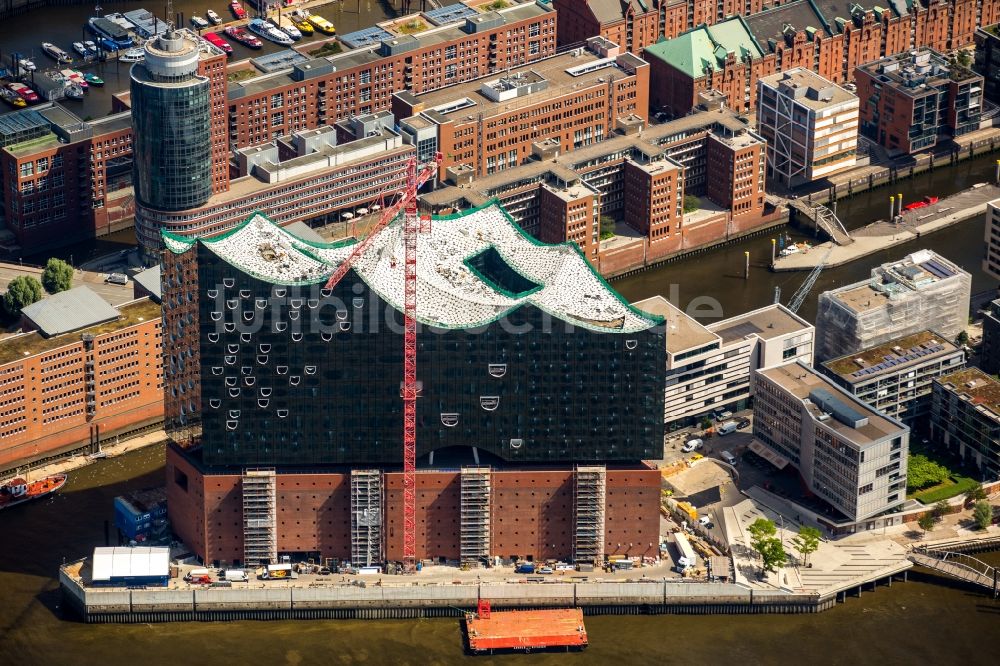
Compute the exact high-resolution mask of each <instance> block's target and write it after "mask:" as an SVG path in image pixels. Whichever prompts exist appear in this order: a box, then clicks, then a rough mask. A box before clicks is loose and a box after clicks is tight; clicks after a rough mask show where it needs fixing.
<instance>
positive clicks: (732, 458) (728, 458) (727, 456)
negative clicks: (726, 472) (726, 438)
mask: <svg viewBox="0 0 1000 666" xmlns="http://www.w3.org/2000/svg"><path fill="white" fill-rule="evenodd" d="M719 457H720V458H722V459H723V460H724V461H726V462H727V463H729V464H730V465H735V464H736V456H734V455H733V454H732V453H730V452H729V451H723V452H722V453H720V454H719Z"/></svg>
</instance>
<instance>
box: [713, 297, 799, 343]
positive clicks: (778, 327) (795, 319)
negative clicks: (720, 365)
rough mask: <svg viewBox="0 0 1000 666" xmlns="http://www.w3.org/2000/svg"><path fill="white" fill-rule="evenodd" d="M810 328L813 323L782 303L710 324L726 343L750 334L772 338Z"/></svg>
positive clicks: (765, 338) (762, 337) (766, 338)
mask: <svg viewBox="0 0 1000 666" xmlns="http://www.w3.org/2000/svg"><path fill="white" fill-rule="evenodd" d="M809 328H812V324H810V323H809V322H807V321H806V320H805V319H803V318H802V317H799V316H798V315H796V314H795V313H793V312H792V311H791V310H789V309H788V308H786V307H785V306H784V305H782V304H780V303H775V304H774V305H768V306H765V307H763V308H760V309H758V310H753V311H751V312H747V313H746V314H742V315H737V316H736V317H731V318H729V319H725V320H723V321H720V322H716V323H714V324H709V325H708V330H710V331H711V332H712V333H715V334H716V335H718V336H719V337H720V338H722V341H723V342H724V343H726V344H729V343H730V342H735V341H737V340H742V339H744V338H746V337H747V336H748V335H755V336H757V337H758V338H761V339H763V340H771V339H772V338H777V337H781V336H783V335H788V334H789V333H796V332H799V331H804V330H806V329H809Z"/></svg>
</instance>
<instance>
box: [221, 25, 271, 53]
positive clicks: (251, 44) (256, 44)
mask: <svg viewBox="0 0 1000 666" xmlns="http://www.w3.org/2000/svg"><path fill="white" fill-rule="evenodd" d="M224 32H225V33H226V36H227V37H231V38H232V39H234V40H236V41H237V42H239V43H240V44H242V45H243V46H246V47H248V48H251V49H259V48H261V47H262V46H264V44H262V43H261V41H260V40H259V39H257V38H256V37H254V36H253V35H251V34H250V33H249V32H247V31H246V30H244V29H243V28H238V27H236V26H234V25H231V26H229V27H227V28H226V29H225V30H224Z"/></svg>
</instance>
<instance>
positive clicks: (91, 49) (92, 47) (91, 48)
mask: <svg viewBox="0 0 1000 666" xmlns="http://www.w3.org/2000/svg"><path fill="white" fill-rule="evenodd" d="M83 45H84V47H85V48H86V49H87V55H90V56H96V55H97V44H95V43H94V42H93V41H92V40H90V39H88V40H87V41H85V42H84V43H83Z"/></svg>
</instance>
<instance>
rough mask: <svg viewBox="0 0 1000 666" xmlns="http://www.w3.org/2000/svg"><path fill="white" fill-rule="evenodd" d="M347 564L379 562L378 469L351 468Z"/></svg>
mask: <svg viewBox="0 0 1000 666" xmlns="http://www.w3.org/2000/svg"><path fill="white" fill-rule="evenodd" d="M351 563H352V564H354V566H359V567H370V566H375V565H379V564H381V563H382V472H381V471H380V470H377V469H355V470H351Z"/></svg>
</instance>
